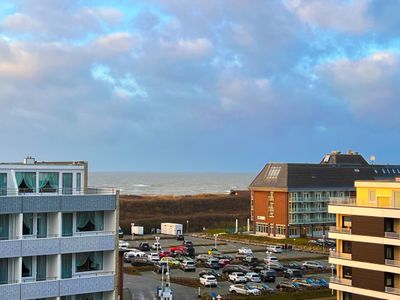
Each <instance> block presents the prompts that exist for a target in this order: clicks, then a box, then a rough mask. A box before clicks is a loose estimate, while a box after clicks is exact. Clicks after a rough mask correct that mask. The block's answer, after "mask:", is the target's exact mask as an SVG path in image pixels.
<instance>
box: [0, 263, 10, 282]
mask: <svg viewBox="0 0 400 300" xmlns="http://www.w3.org/2000/svg"><path fill="white" fill-rule="evenodd" d="M7 283H8V258H0V284H7Z"/></svg>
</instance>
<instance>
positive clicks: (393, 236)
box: [385, 231, 400, 239]
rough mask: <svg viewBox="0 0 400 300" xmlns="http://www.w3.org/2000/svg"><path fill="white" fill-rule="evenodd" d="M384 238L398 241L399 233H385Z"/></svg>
mask: <svg viewBox="0 0 400 300" xmlns="http://www.w3.org/2000/svg"><path fill="white" fill-rule="evenodd" d="M385 238H389V239H400V233H397V232H387V231H386V232H385Z"/></svg>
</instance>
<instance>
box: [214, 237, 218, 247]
mask: <svg viewBox="0 0 400 300" xmlns="http://www.w3.org/2000/svg"><path fill="white" fill-rule="evenodd" d="M217 238H218V234H217V233H216V234H214V248H215V249H217Z"/></svg>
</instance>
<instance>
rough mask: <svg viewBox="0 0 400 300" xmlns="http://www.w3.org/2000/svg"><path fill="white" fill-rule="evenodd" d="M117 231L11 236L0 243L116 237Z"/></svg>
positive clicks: (0, 239) (1, 238)
mask: <svg viewBox="0 0 400 300" xmlns="http://www.w3.org/2000/svg"><path fill="white" fill-rule="evenodd" d="M114 234H116V231H82V232H74V233H71V234H58V233H54V234H46V235H45V236H38V235H37V234H32V235H23V236H22V237H20V236H9V237H0V243H1V242H2V241H15V240H21V239H23V240H41V239H51V238H73V237H85V236H98V235H114Z"/></svg>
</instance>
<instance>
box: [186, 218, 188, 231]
mask: <svg viewBox="0 0 400 300" xmlns="http://www.w3.org/2000/svg"><path fill="white" fill-rule="evenodd" d="M186 233H189V220H186Z"/></svg>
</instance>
